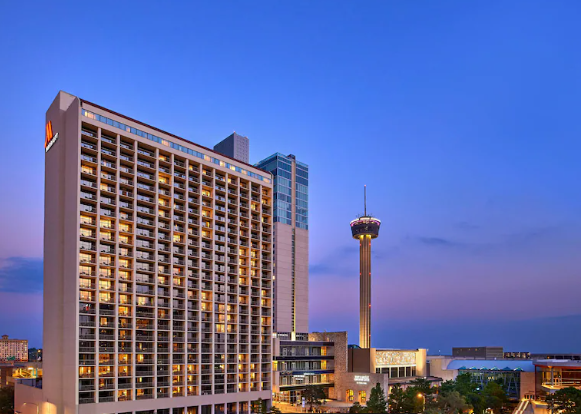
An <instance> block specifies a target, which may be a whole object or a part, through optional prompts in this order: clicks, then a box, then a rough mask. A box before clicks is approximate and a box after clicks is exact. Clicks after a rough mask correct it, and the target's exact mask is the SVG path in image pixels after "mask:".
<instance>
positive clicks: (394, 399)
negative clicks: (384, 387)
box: [387, 384, 413, 414]
mask: <svg viewBox="0 0 581 414" xmlns="http://www.w3.org/2000/svg"><path fill="white" fill-rule="evenodd" d="M387 403H388V405H389V412H390V413H392V414H404V413H409V412H411V411H412V407H413V406H412V405H410V401H409V398H408V395H407V394H406V392H405V391H404V390H403V388H402V387H401V385H399V384H396V385H394V386H393V388H392V389H391V392H390V393H389V397H388V399H387Z"/></svg>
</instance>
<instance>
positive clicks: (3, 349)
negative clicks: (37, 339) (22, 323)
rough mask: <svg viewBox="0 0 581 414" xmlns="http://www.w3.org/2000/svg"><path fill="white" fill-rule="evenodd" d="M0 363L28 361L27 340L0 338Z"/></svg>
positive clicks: (6, 336)
mask: <svg viewBox="0 0 581 414" xmlns="http://www.w3.org/2000/svg"><path fill="white" fill-rule="evenodd" d="M0 361H28V340H26V339H10V338H9V337H8V335H2V338H0Z"/></svg>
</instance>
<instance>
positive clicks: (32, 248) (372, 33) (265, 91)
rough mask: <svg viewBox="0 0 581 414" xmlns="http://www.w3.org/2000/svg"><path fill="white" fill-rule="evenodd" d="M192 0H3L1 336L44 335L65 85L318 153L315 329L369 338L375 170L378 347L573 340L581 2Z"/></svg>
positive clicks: (170, 126) (530, 345) (272, 145)
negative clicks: (52, 140)
mask: <svg viewBox="0 0 581 414" xmlns="http://www.w3.org/2000/svg"><path fill="white" fill-rule="evenodd" d="M184 3H186V2H184ZM187 3H188V4H187V5H182V6H179V7H178V6H171V4H173V2H159V1H155V2H153V1H151V2H148V1H143V2H138V3H134V4H132V5H130V2H108V1H103V2H96V3H95V2H80V1H76V2H67V3H66V4H64V3H62V4H59V2H37V3H34V2H29V1H22V2H16V1H12V2H9V1H4V2H2V4H1V5H0V46H1V47H0V50H1V51H2V63H3V64H2V65H1V67H0V86H1V89H0V90H1V94H2V99H0V120H1V122H0V124H1V125H2V130H3V134H2V138H0V140H1V143H2V147H1V149H0V177H1V178H0V194H1V196H0V335H1V334H8V335H10V336H13V337H21V338H28V339H30V346H41V344H42V254H43V250H42V246H43V202H44V201H43V200H44V150H43V142H44V120H45V111H46V109H47V108H48V106H49V105H50V104H51V102H52V100H53V99H54V97H55V96H56V94H57V93H58V91H59V90H64V91H67V92H69V93H71V94H74V95H77V96H79V97H82V98H84V99H86V100H89V101H92V102H95V103H97V104H99V105H102V106H105V107H107V108H110V109H112V110H114V111H117V112H120V113H123V114H126V115H128V116H130V117H133V118H136V119H139V120H141V121H144V122H146V123H148V124H150V125H153V126H156V127H159V128H161V129H164V130H166V131H169V132H171V133H174V134H176V135H179V136H182V137H184V138H186V139H189V140H191V141H194V142H196V143H199V144H201V145H204V146H208V147H212V146H213V145H214V144H215V143H217V142H218V141H220V140H221V139H222V138H224V137H226V136H227V135H229V134H230V133H231V132H232V131H234V130H235V131H236V132H238V133H240V134H242V135H247V136H248V137H249V138H250V150H251V161H252V162H257V161H259V160H261V159H262V158H264V157H266V156H268V155H270V154H272V153H274V152H281V153H283V154H289V153H292V154H295V155H296V156H297V158H298V159H299V160H300V161H302V162H305V163H307V164H308V165H309V167H310V177H309V178H310V182H309V201H310V213H309V214H310V217H309V226H310V279H311V281H310V325H311V330H314V331H321V330H328V331H331V330H348V331H349V338H350V341H349V342H351V343H357V342H358V323H359V313H358V312H359V294H358V289H359V280H358V278H359V263H358V242H357V241H355V240H353V239H351V235H350V229H349V221H350V220H352V219H353V218H355V217H356V215H357V214H361V213H363V185H364V184H367V186H368V187H367V188H368V211H370V212H371V213H372V214H374V215H375V216H376V217H378V218H380V219H381V220H382V227H381V232H380V237H379V239H377V240H375V241H374V244H373V265H372V289H373V299H372V303H373V307H372V326H373V327H372V345H373V346H375V347H414V348H417V347H425V348H429V352H430V353H437V352H438V351H441V352H442V353H444V352H449V351H450V349H451V347H452V346H469V345H474V346H478V345H501V346H504V347H505V349H508V350H525V351H533V352H543V351H547V352H549V351H555V352H559V351H562V352H581V330H580V329H579V326H581V161H580V160H581V117H580V116H579V110H580V108H581V52H580V46H579V45H580V44H581V43H580V41H581V25H579V18H580V15H581V3H579V2H575V1H531V0H527V1H460V0H458V1H441V0H438V1H353V0H351V1H339V0H332V1H331V0H328V1H322V0H321V1H313V0H308V1H298V0H293V1H263V2H259V1H240V2H234V1H220V2H204V3H202V2H187ZM190 3H191V4H190Z"/></svg>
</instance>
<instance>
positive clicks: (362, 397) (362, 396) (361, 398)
mask: <svg viewBox="0 0 581 414" xmlns="http://www.w3.org/2000/svg"><path fill="white" fill-rule="evenodd" d="M359 402H360V403H361V404H365V403H366V402H367V393H366V392H365V391H359Z"/></svg>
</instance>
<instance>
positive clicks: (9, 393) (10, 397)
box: [0, 386, 14, 414]
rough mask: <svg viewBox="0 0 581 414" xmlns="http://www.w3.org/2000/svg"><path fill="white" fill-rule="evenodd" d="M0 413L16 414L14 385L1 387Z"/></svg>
mask: <svg viewBox="0 0 581 414" xmlns="http://www.w3.org/2000/svg"><path fill="white" fill-rule="evenodd" d="M0 414H14V387H11V386H8V387H3V388H0Z"/></svg>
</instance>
